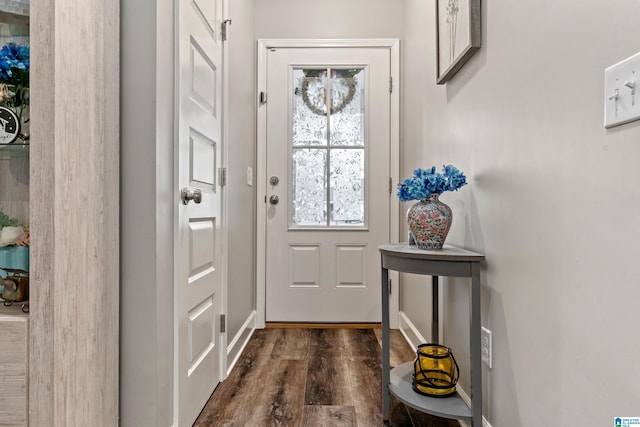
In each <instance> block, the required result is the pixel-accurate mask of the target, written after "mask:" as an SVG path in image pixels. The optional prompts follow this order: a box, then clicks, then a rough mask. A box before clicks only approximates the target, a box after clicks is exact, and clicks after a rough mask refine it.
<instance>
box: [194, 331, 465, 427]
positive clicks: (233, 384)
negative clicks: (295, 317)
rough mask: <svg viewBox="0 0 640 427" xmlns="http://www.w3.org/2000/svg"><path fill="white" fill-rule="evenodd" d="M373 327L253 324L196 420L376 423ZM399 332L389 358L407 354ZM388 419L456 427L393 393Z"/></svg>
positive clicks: (255, 424)
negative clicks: (236, 357)
mask: <svg viewBox="0 0 640 427" xmlns="http://www.w3.org/2000/svg"><path fill="white" fill-rule="evenodd" d="M380 342H381V341H380V330H379V329H262V330H257V331H256V332H255V334H254V335H253V337H252V338H251V340H250V342H249V344H248V345H247V347H246V349H245V350H244V352H243V353H242V355H241V356H240V359H239V360H238V362H237V364H236V366H235V367H234V369H233V371H232V372H231V374H230V375H229V377H228V378H227V379H226V380H225V381H223V382H222V383H220V385H219V386H218V388H217V389H216V391H215V392H214V393H213V395H212V396H211V399H209V402H208V403H207V405H206V406H205V408H204V409H203V410H202V413H201V414H200V416H199V417H198V419H197V420H196V423H195V424H194V425H195V426H224V427H232V426H233V427H245V426H247V427H262V426H264V427H272V426H273V427H275V426H287V427H298V426H300V427H334V426H335V427H340V426H345V427H346V426H358V427H369V426H383V425H384V423H383V421H382V395H381V360H380V353H381V351H380V347H381V346H380ZM413 358H414V352H413V350H412V349H410V348H409V346H408V344H407V343H406V341H405V340H404V338H403V337H402V335H401V334H400V332H398V331H392V333H391V365H392V366H396V365H398V364H400V363H403V362H407V361H410V360H413ZM390 421H391V422H390V424H391V425H392V426H402V427H404V426H407V427H410V426H414V427H459V424H458V423H457V422H456V421H453V420H445V419H441V418H436V417H432V416H429V415H426V414H421V413H419V412H417V411H414V410H412V409H410V408H405V406H404V405H402V404H401V403H399V402H397V401H395V400H393V402H392V410H391V420H390Z"/></svg>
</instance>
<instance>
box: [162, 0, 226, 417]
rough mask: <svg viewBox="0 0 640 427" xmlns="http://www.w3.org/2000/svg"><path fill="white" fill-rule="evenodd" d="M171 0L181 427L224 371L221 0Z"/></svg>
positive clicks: (178, 408) (177, 408) (176, 408)
mask: <svg viewBox="0 0 640 427" xmlns="http://www.w3.org/2000/svg"><path fill="white" fill-rule="evenodd" d="M175 5H176V11H177V20H176V24H177V31H176V34H177V37H178V40H177V50H176V55H177V56H176V64H177V68H176V80H177V82H176V83H177V91H176V103H177V115H178V116H177V121H178V123H177V138H178V147H177V150H178V151H177V157H178V189H177V192H176V203H178V204H179V208H178V229H177V235H176V254H175V256H176V275H177V277H176V283H175V310H176V312H175V321H176V327H175V337H176V338H175V339H176V350H175V369H176V372H175V376H174V377H175V383H174V392H175V393H176V397H175V399H174V404H175V406H174V418H175V426H176V427H183V426H190V425H192V424H193V422H194V421H195V419H196V418H197V416H198V414H199V413H200V411H201V410H202V408H203V407H204V405H205V403H206V402H207V400H208V399H209V397H210V396H211V394H212V393H213V390H214V389H215V387H216V385H217V384H218V383H219V382H220V379H221V375H222V369H221V360H222V357H221V356H222V352H223V347H224V345H223V341H222V339H223V337H222V336H221V332H220V331H221V329H220V319H221V314H222V307H223V300H222V298H223V295H222V261H223V260H222V256H221V255H222V250H221V242H222V240H223V239H222V231H223V229H222V226H223V223H222V217H221V213H222V206H221V204H222V195H221V191H222V187H221V183H220V180H219V179H218V168H220V167H221V165H222V163H221V161H222V129H221V126H222V118H221V115H222V111H221V109H222V69H223V67H222V39H221V35H220V34H219V30H220V28H221V21H222V0H176V2H175ZM167 48H168V49H169V48H171V47H170V46H167ZM167 90H171V88H167ZM189 199H191V200H189ZM183 201H184V202H187V203H186V204H185V203H183Z"/></svg>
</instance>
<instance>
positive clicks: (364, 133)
mask: <svg viewBox="0 0 640 427" xmlns="http://www.w3.org/2000/svg"><path fill="white" fill-rule="evenodd" d="M266 63H267V82H266V88H267V95H268V98H267V104H266V107H267V113H266V134H267V136H266V168H265V171H266V181H267V182H266V185H267V188H266V196H267V197H266V198H265V203H267V209H266V225H265V228H266V257H265V258H266V266H265V269H266V273H265V276H266V316H265V318H266V320H267V321H268V322H279V321H284V322H378V321H380V313H381V307H380V304H381V303H380V255H379V253H378V245H379V244H382V243H387V242H389V239H390V223H389V222H390V221H389V211H390V209H389V204H390V191H389V189H390V178H389V177H390V159H391V156H390V123H391V120H390V104H391V102H390V100H391V97H390V90H389V85H390V68H391V67H390V50H389V49H385V48H339V49H336V48H275V49H269V50H268V53H267V61H266Z"/></svg>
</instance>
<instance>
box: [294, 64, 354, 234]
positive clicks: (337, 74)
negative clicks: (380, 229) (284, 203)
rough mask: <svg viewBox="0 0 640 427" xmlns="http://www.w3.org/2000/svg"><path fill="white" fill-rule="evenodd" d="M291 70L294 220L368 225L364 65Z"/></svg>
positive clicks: (298, 223)
mask: <svg viewBox="0 0 640 427" xmlns="http://www.w3.org/2000/svg"><path fill="white" fill-rule="evenodd" d="M292 72H293V75H292V77H293V83H294V90H293V94H292V109H291V111H292V118H291V126H292V129H291V137H292V141H291V145H290V149H291V152H290V153H291V158H292V161H291V168H292V180H291V190H292V193H291V198H290V200H291V212H292V215H291V225H292V226H314V227H318V226H333V227H336V226H350V227H353V226H356V227H361V226H364V225H365V200H364V194H365V191H364V188H365V180H366V177H365V169H364V165H365V144H364V141H365V134H364V126H365V123H364V120H365V119H364V117H365V114H364V113H365V112H364V105H365V102H364V88H365V84H364V78H365V70H364V69H362V68H344V69H331V68H322V69H317V68H316V69H312V68H299V69H293V70H292ZM327 97H329V99H330V100H327ZM327 106H330V107H327ZM327 110H329V111H327Z"/></svg>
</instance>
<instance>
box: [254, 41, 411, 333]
mask: <svg viewBox="0 0 640 427" xmlns="http://www.w3.org/2000/svg"><path fill="white" fill-rule="evenodd" d="M270 48H336V49H340V48H386V49H389V50H390V53H391V57H390V59H391V70H390V72H391V78H392V79H393V91H392V92H391V98H390V102H391V105H390V115H391V123H390V137H391V141H390V147H389V149H390V154H391V155H390V159H389V174H390V175H391V178H392V180H393V182H394V183H397V182H398V180H399V176H400V40H399V39H260V40H258V76H257V77H258V84H257V94H258V95H259V94H260V92H265V93H266V90H267V89H266V88H267V51H268V49H270ZM257 119H258V122H257V147H256V219H257V221H256V327H257V328H264V327H265V319H266V317H265V316H266V287H267V276H266V256H267V251H266V245H267V229H266V219H267V205H266V197H267V177H266V168H267V150H266V148H267V137H266V130H267V109H266V108H265V105H264V104H261V103H260V99H259V97H258V99H257ZM399 220H400V201H399V199H398V198H397V197H393V196H392V197H390V203H389V238H390V240H391V241H392V242H397V241H399V234H400V233H399V232H400V227H399V224H400V222H399ZM389 277H390V279H391V280H392V281H393V283H395V284H396V286H395V287H393V288H394V289H398V286H397V284H398V283H399V275H398V273H396V272H391V271H390V272H389ZM398 297H399V292H395V294H392V296H391V298H390V299H389V310H390V316H389V318H390V326H391V328H394V329H397V328H398V324H399V323H398V306H399V305H398V304H399V298H398Z"/></svg>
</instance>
